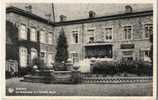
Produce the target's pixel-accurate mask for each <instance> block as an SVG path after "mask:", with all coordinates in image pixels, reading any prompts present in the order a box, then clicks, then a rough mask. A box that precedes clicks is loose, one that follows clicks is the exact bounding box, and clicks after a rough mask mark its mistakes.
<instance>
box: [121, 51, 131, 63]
mask: <svg viewBox="0 0 158 100" xmlns="http://www.w3.org/2000/svg"><path fill="white" fill-rule="evenodd" d="M122 54H123V57H122V60H124V61H129V60H130V61H131V60H133V51H122Z"/></svg>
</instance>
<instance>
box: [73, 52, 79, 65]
mask: <svg viewBox="0 0 158 100" xmlns="http://www.w3.org/2000/svg"><path fill="white" fill-rule="evenodd" d="M71 56H72V60H73V63H76V62H79V54H78V53H72V54H71Z"/></svg>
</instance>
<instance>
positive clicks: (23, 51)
mask: <svg viewBox="0 0 158 100" xmlns="http://www.w3.org/2000/svg"><path fill="white" fill-rule="evenodd" d="M27 56H28V51H27V48H25V47H20V48H19V58H20V66H21V67H27V59H28V58H27Z"/></svg>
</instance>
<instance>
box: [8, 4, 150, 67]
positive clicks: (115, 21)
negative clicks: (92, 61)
mask: <svg viewBox="0 0 158 100" xmlns="http://www.w3.org/2000/svg"><path fill="white" fill-rule="evenodd" d="M6 13H7V15H6V20H7V21H9V22H11V23H13V24H14V25H15V26H16V27H17V29H18V32H17V34H16V35H17V37H18V39H17V42H18V57H19V61H18V62H19V66H20V67H26V66H28V64H31V61H32V59H33V58H35V57H40V58H41V59H43V60H44V62H45V64H46V65H47V66H51V62H52V61H54V57H55V54H56V49H55V47H56V45H57V44H56V43H57V40H58V36H59V33H60V31H61V28H63V29H64V32H65V34H66V37H67V40H68V46H69V47H68V52H69V58H71V59H72V60H73V63H75V62H79V61H81V60H83V59H85V58H92V57H94V58H112V59H114V60H122V59H124V60H146V59H149V52H150V47H151V45H152V44H151V42H150V40H149V39H150V35H151V34H153V11H152V10H148V11H141V12H133V11H132V8H131V7H130V6H129V7H128V6H127V7H125V12H124V13H121V14H116V15H109V16H101V17H95V12H93V11H90V12H89V18H86V19H79V20H71V21H67V20H66V16H64V18H63V17H61V21H60V22H51V21H50V20H47V19H44V18H42V17H40V16H37V15H35V14H33V13H31V12H28V11H25V10H22V9H19V8H16V7H8V8H7V9H6ZM12 34H14V33H12Z"/></svg>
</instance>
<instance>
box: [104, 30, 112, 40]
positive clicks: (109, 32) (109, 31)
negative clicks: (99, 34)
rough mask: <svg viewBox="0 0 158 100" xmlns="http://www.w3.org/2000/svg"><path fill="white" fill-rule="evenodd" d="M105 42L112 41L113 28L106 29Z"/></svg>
mask: <svg viewBox="0 0 158 100" xmlns="http://www.w3.org/2000/svg"><path fill="white" fill-rule="evenodd" d="M104 40H112V28H105V32H104Z"/></svg>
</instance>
